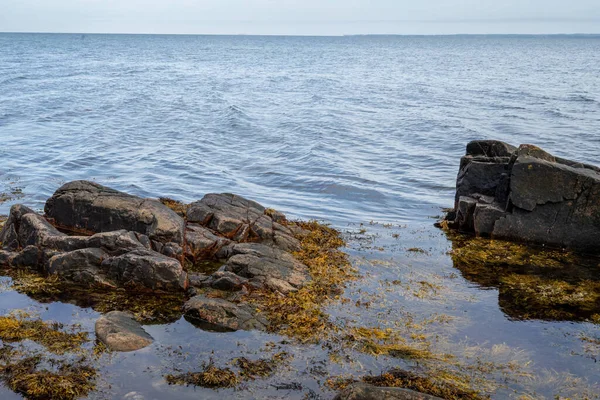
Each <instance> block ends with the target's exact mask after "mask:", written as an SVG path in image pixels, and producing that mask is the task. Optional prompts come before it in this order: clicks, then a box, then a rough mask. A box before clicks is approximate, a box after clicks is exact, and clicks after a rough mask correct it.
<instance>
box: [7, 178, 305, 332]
mask: <svg viewBox="0 0 600 400" xmlns="http://www.w3.org/2000/svg"><path fill="white" fill-rule="evenodd" d="M180 206H181V207H180V208H181V209H180V210H179V213H178V212H175V211H173V209H171V208H169V207H167V206H166V205H164V204H162V203H161V202H160V201H158V200H153V199H144V198H140V197H137V196H132V195H129V194H126V193H123V192H119V191H116V190H114V189H111V188H107V187H105V186H102V185H99V184H97V183H94V182H88V181H74V182H70V183H67V184H65V185H63V186H62V187H60V188H59V189H58V190H57V191H56V192H55V193H54V194H53V195H52V197H50V198H49V199H48V201H47V202H46V205H45V209H44V211H45V214H44V215H41V214H38V213H36V212H35V211H34V210H32V209H30V208H28V207H26V206H24V205H19V204H17V205H14V206H13V207H12V208H11V211H10V215H9V217H8V219H7V221H6V223H5V224H4V226H3V228H2V230H1V231H0V243H1V250H0V266H2V267H9V268H17V269H18V268H26V269H29V270H33V271H35V272H38V273H41V274H43V275H50V276H57V277H58V278H59V279H60V280H61V281H64V282H67V283H72V284H74V285H78V286H83V287H88V288H91V289H95V288H102V289H122V288H124V289H127V290H131V291H157V292H184V291H187V293H188V294H190V295H192V296H193V297H192V298H191V299H190V300H189V301H188V302H187V303H186V304H185V305H184V308H183V310H184V313H185V315H186V317H188V318H189V319H190V320H191V321H194V322H195V323H197V324H200V325H202V326H203V327H205V328H212V329H215V330H225V331H232V330H238V329H262V330H264V329H266V326H267V321H266V320H265V319H264V318H263V317H261V316H259V315H256V312H255V311H254V310H253V309H252V307H250V306H248V305H245V304H238V303H237V302H233V301H229V300H225V299H216V298H210V297H207V296H204V295H201V294H197V293H198V291H202V288H207V287H208V288H212V289H218V290H220V291H226V292H231V293H232V296H233V297H235V294H236V293H237V294H238V295H243V294H244V293H248V290H256V289H268V290H272V291H275V292H278V293H279V294H280V295H282V296H285V295H286V294H289V293H291V292H294V291H296V290H298V289H300V288H301V287H303V286H304V285H306V284H307V283H308V282H310V281H311V277H310V274H309V269H308V267H307V266H306V265H304V264H303V263H301V262H300V261H298V260H296V259H295V258H294V257H293V255H292V254H291V252H293V251H297V250H299V249H300V241H299V239H298V237H299V236H301V235H302V234H303V233H304V231H303V229H302V228H300V227H298V226H297V225H295V224H293V223H288V222H287V220H286V217H285V215H283V214H282V213H279V212H277V211H275V210H271V209H267V208H265V207H263V206H262V205H260V204H258V203H256V202H254V201H251V200H247V199H245V198H243V197H240V196H237V195H233V194H208V195H206V196H204V197H203V198H202V199H201V200H199V201H196V202H194V203H192V204H190V205H189V206H183V205H180ZM180 214H181V215H180ZM203 262H212V263H218V264H222V265H221V266H220V267H219V268H218V270H217V271H216V272H212V273H203V272H204V271H202V263H203Z"/></svg>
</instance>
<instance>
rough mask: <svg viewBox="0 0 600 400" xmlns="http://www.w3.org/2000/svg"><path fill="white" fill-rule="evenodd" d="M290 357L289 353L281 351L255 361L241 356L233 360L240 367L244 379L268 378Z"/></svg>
mask: <svg viewBox="0 0 600 400" xmlns="http://www.w3.org/2000/svg"><path fill="white" fill-rule="evenodd" d="M289 357H290V355H289V354H288V353H286V352H280V353H277V354H274V355H273V356H272V357H271V358H268V359H265V358H261V359H259V360H254V361H253V360H249V359H247V358H246V357H240V358H236V359H234V360H233V362H234V364H235V365H236V366H237V367H238V368H239V369H240V376H241V377H242V378H243V379H245V380H254V379H256V378H257V377H260V378H268V377H269V376H271V375H273V374H274V373H275V371H276V369H277V367H278V366H279V365H280V364H282V363H283V362H285V360H286V358H289Z"/></svg>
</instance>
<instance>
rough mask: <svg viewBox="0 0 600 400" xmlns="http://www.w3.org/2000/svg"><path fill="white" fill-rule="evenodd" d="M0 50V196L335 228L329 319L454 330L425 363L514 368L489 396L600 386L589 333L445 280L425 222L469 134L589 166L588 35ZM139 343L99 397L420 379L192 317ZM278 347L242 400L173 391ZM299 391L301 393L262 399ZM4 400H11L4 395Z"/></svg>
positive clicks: (53, 311) (104, 374)
mask: <svg viewBox="0 0 600 400" xmlns="http://www.w3.org/2000/svg"><path fill="white" fill-rule="evenodd" d="M0 49H1V50H2V51H1V52H0V139H1V140H2V143H3V146H2V147H1V148H0V155H1V159H2V163H1V165H0V179H1V182H0V184H1V185H2V187H0V192H10V191H11V190H12V191H15V190H16V189H21V190H22V193H17V194H16V197H19V199H18V201H19V202H23V203H25V204H28V205H30V206H34V207H37V208H42V207H43V204H44V201H45V199H46V198H47V197H48V196H49V195H50V194H51V193H52V192H53V191H54V190H55V189H56V188H57V187H58V186H59V185H60V184H61V183H63V182H66V181H69V180H73V179H94V180H97V181H98V182H100V183H103V184H106V185H109V186H112V187H115V188H117V189H121V190H125V191H128V192H131V193H134V194H138V195H142V196H154V197H157V196H170V197H173V198H176V199H180V200H183V201H192V200H196V199H199V198H201V197H202V196H203V195H204V194H205V193H208V192H225V191H227V192H234V193H239V194H242V195H244V196H246V197H250V198H253V199H255V200H258V201H260V202H262V203H263V204H265V205H266V206H269V207H273V208H277V209H281V210H282V211H285V212H286V213H288V214H289V215H291V216H292V217H300V218H321V219H325V220H326V221H328V222H331V223H333V224H334V225H335V226H336V227H338V228H340V229H342V230H343V231H345V232H346V235H347V236H348V237H349V238H350V242H349V243H350V244H349V249H348V251H349V252H350V254H351V255H352V257H353V260H354V264H355V265H356V266H357V267H358V268H359V271H360V272H361V274H362V275H363V279H361V280H359V281H358V282H355V283H353V284H351V285H350V286H349V288H348V289H347V291H346V293H345V294H344V297H346V298H348V299H350V301H349V302H347V303H334V304H332V305H331V307H330V309H329V312H330V313H331V315H332V318H333V319H335V320H336V321H338V322H339V321H344V323H350V322H351V321H353V320H355V321H360V322H361V323H362V324H366V325H378V326H393V327H394V328H395V329H401V326H402V324H403V323H405V322H406V320H407V319H408V318H416V319H418V320H426V319H428V318H429V317H430V316H431V315H434V314H443V315H446V316H448V317H450V318H451V320H450V321H449V322H445V323H433V324H429V325H427V326H426V328H425V332H426V333H427V334H428V335H432V336H435V335H437V336H438V337H439V338H438V339H437V340H436V341H435V343H434V344H433V346H434V347H435V348H436V349H437V350H439V351H443V352H448V353H452V354H454V355H455V356H456V357H457V358H459V359H465V363H467V364H469V363H470V364H474V363H475V364H476V363H477V360H475V358H476V357H477V356H479V357H481V358H482V360H492V361H494V362H496V363H506V362H508V361H510V360H518V362H519V364H520V365H523V366H524V369H525V370H526V371H525V372H526V373H527V374H530V375H528V376H526V377H522V378H519V379H515V382H512V381H510V382H508V383H507V384H506V386H505V387H500V388H497V390H496V391H494V392H493V397H494V398H506V397H509V396H512V397H517V395H518V394H523V393H526V394H529V395H531V396H532V397H534V398H538V397H540V398H541V397H545V398H553V396H555V395H564V396H566V397H568V396H571V397H572V398H583V397H584V395H585V394H586V393H598V392H599V389H600V387H599V386H598V382H600V370H599V369H598V366H597V364H596V360H595V358H596V357H597V356H600V349H598V348H590V347H589V346H588V344H587V342H585V341H583V340H582V339H581V337H582V335H585V337H592V338H594V337H595V338H599V337H600V331H599V329H598V328H597V325H594V324H592V323H591V322H585V321H580V320H577V321H575V320H568V319H567V320H564V319H563V320H560V321H553V320H551V319H550V320H549V319H547V318H546V319H537V318H528V319H523V318H522V317H523V315H521V314H519V313H516V314H515V312H513V310H514V309H515V307H511V305H510V304H508V307H507V303H506V300H505V299H506V298H505V297H503V296H501V293H500V290H499V289H498V286H494V285H488V284H484V283H482V282H480V281H478V280H477V279H471V280H469V278H472V277H470V276H469V275H468V274H466V273H463V272H461V270H460V269H458V268H455V266H454V265H453V262H452V258H451V257H450V256H449V255H448V254H447V252H448V251H449V250H451V248H452V243H451V242H450V241H449V240H448V239H447V238H446V236H445V235H444V234H443V233H442V232H441V231H439V230H437V229H435V228H433V227H432V223H433V221H434V220H433V219H431V218H430V217H431V216H435V215H439V214H440V212H441V211H440V209H441V208H442V207H447V206H450V205H452V202H453V196H454V193H453V187H454V180H455V176H456V172H457V168H458V161H459V157H460V156H461V155H462V154H463V152H464V145H465V144H466V142H467V141H469V140H471V139H477V138H495V139H501V140H505V141H507V142H510V143H512V144H519V143H526V142H529V143H534V144H537V145H539V146H541V147H543V148H544V149H546V150H548V151H550V152H552V153H554V154H556V155H560V156H563V157H567V158H573V159H577V160H580V161H583V162H589V163H594V164H597V158H596V156H597V154H598V151H599V150H600V136H598V131H599V128H600V38H595V37H484V36H481V37H461V36H458V37H339V38H333V37H332V38H291V37H203V36H143V35H142V36H103V35H85V36H81V35H41V34H40V35H29V34H18V35H15V34H0ZM12 203H14V201H13V202H11V201H7V202H4V203H2V204H0V214H6V213H7V212H8V209H9V207H10V205H11V204H12ZM372 220H374V221H378V222H380V224H375V223H373V224H371V223H370V221H372ZM360 223H363V224H364V226H361V225H360ZM382 223H386V224H391V225H386V226H383V225H382ZM400 224H401V225H402V226H399V225H400ZM363 229H365V230H366V231H365V232H363V231H362V230H363ZM413 247H419V248H422V249H424V250H425V251H426V253H419V252H411V251H408V249H410V248H413ZM463 275H464V276H463ZM596 276H597V275H596ZM7 279H8V278H7ZM393 281H399V283H398V284H395V283H392V284H391V283H390V282H393ZM422 282H427V283H429V285H426V284H423V283H422ZM421 289H423V290H421ZM357 302H358V303H357ZM366 303H368V306H365V305H364V304H366ZM77 304H79V305H77ZM77 304H71V303H70V302H69V301H68V300H67V299H65V300H63V301H60V302H56V301H55V302H51V303H41V302H38V301H36V300H34V299H33V298H31V297H28V296H25V295H23V294H20V293H17V292H15V291H14V290H11V288H10V287H9V286H8V287H6V288H5V289H4V290H3V291H2V293H0V313H5V312H8V311H9V310H12V309H22V308H29V309H31V310H33V311H35V312H38V313H40V315H41V316H42V317H43V318H44V319H52V320H58V321H62V322H65V323H81V324H82V327H83V329H85V330H90V331H92V332H93V324H94V322H95V319H96V318H97V317H98V315H99V313H98V312H96V311H94V310H93V309H91V308H89V307H85V306H82V304H81V303H77ZM516 309H517V310H519V308H518V307H517V308H516ZM395 323H397V324H395ZM146 328H147V330H148V331H149V332H150V333H151V334H152V335H153V336H154V337H155V338H156V339H157V340H156V343H155V344H154V345H152V346H151V347H150V348H147V349H144V350H142V351H139V352H135V353H131V354H112V355H108V356H104V358H103V359H102V361H103V362H102V364H103V366H102V367H101V371H100V376H101V378H100V381H99V389H100V390H99V391H98V392H96V393H94V394H93V395H91V397H98V398H118V399H120V398H123V397H124V396H126V395H127V394H129V395H130V397H128V398H131V396H132V394H131V393H132V392H135V393H136V394H140V395H142V396H144V398H145V399H147V400H150V399H180V398H198V397H200V396H201V397H202V398H223V396H225V397H227V398H229V397H233V398H235V397H237V398H248V397H252V396H253V397H254V398H303V397H304V396H313V397H312V398H318V397H316V396H321V397H322V398H326V399H327V398H331V397H333V392H332V391H330V390H328V389H327V388H326V387H325V386H324V385H323V382H324V380H325V379H326V377H327V376H336V375H344V374H350V375H352V376H356V377H360V376H362V375H367V374H378V373H381V372H382V371H385V370H386V369H389V368H390V367H396V366H403V367H410V366H412V367H414V366H415V365H414V364H415V363H413V362H410V361H406V360H399V359H397V358H391V357H379V358H375V357H370V356H365V355H360V354H353V353H352V354H351V355H352V357H353V360H352V362H348V361H347V360H346V361H344V362H339V363H338V362H333V361H332V360H331V359H330V357H329V355H328V353H327V352H326V351H324V349H323V348H321V346H318V345H297V344H294V343H291V344H290V343H288V340H287V339H286V338H282V337H279V336H276V335H269V334H265V333H258V332H235V333H212V332H205V331H202V330H200V329H198V328H195V327H193V326H192V325H191V324H189V323H188V322H187V321H185V319H179V320H178V321H177V322H174V323H170V324H163V325H160V324H159V325H149V326H147V327H146ZM402 329H403V328H402ZM282 341H283V342H284V343H282ZM270 342H274V343H276V346H278V347H277V349H278V348H279V347H281V349H283V350H286V351H288V352H289V353H290V354H293V355H294V357H293V359H292V360H290V362H289V364H288V365H287V366H286V367H285V368H282V370H280V371H279V372H278V373H277V374H276V375H275V376H274V377H272V378H270V379H268V380H257V381H253V382H249V383H247V384H245V386H244V387H243V390H232V389H226V390H220V391H212V390H207V389H201V388H186V387H175V386H169V385H167V384H166V382H165V380H164V379H163V375H164V374H167V373H173V372H176V371H175V368H179V369H181V370H183V371H184V372H185V371H188V370H195V369H198V368H199V366H200V364H201V363H202V362H206V361H208V360H209V359H211V358H212V359H214V360H216V361H218V362H220V363H221V365H222V366H224V365H226V363H227V361H228V360H230V359H232V358H235V357H239V356H240V355H247V356H248V357H249V358H258V357H262V356H265V355H269V354H270V353H272V351H267V350H261V349H264V347H265V346H267V343H270ZM179 346H181V347H179ZM473 354H475V356H474V355H473ZM467 359H468V360H467ZM480 361H481V360H480ZM416 364H418V363H416ZM323 371H325V373H324V374H323V373H322V372H323ZM492 375H493V376H494V379H495V381H497V382H501V381H502V380H503V377H501V376H500V377H498V376H495V375H494V374H492ZM514 375H516V374H514ZM293 382H295V383H299V384H300V385H301V389H299V390H277V389H276V388H275V387H273V386H272V385H279V384H282V383H293ZM0 397H2V398H17V396H16V395H14V394H12V393H11V392H10V391H8V390H6V389H2V388H0ZM309 398H311V397H309Z"/></svg>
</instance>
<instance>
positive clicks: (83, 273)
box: [48, 248, 118, 287]
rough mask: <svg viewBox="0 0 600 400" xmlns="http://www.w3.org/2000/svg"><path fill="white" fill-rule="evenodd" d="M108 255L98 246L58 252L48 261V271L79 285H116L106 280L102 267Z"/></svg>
mask: <svg viewBox="0 0 600 400" xmlns="http://www.w3.org/2000/svg"><path fill="white" fill-rule="evenodd" d="M108 257H109V255H108V254H107V253H106V252H105V251H103V250H102V249H99V248H87V249H81V250H74V251H70V252H67V253H59V254H57V255H55V256H53V257H52V258H50V260H49V261H48V273H49V274H51V275H57V276H59V277H60V278H61V279H62V280H67V281H70V282H74V283H77V284H80V285H86V286H108V287H116V286H118V284H117V283H112V282H110V281H109V280H107V278H106V276H105V271H104V269H103V268H102V261H103V260H104V259H106V258H108Z"/></svg>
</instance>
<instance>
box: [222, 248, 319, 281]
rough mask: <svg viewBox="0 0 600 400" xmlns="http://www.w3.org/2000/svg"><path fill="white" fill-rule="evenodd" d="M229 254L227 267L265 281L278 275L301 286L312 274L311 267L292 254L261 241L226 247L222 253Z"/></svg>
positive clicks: (223, 254)
mask: <svg viewBox="0 0 600 400" xmlns="http://www.w3.org/2000/svg"><path fill="white" fill-rule="evenodd" d="M219 254H220V255H221V256H225V257H222V258H227V262H226V263H225V265H224V266H223V270H224V271H230V272H233V273H235V274H237V275H239V276H242V277H244V278H248V279H252V280H255V281H259V282H262V283H263V284H264V283H265V282H266V281H267V280H268V279H272V278H274V279H278V280H280V281H284V282H287V283H288V284H289V285H291V286H292V287H294V288H300V287H302V286H304V285H305V284H306V283H308V282H309V281H310V280H311V278H310V274H309V272H308V267H307V266H306V265H304V264H302V263H301V262H300V261H298V260H296V259H295V258H294V257H293V256H292V255H291V254H289V253H286V252H284V251H282V250H280V249H278V248H274V247H271V246H266V245H263V244H259V243H238V244H234V245H231V246H227V247H224V248H223V249H222V250H221V252H220V253H219Z"/></svg>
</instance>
